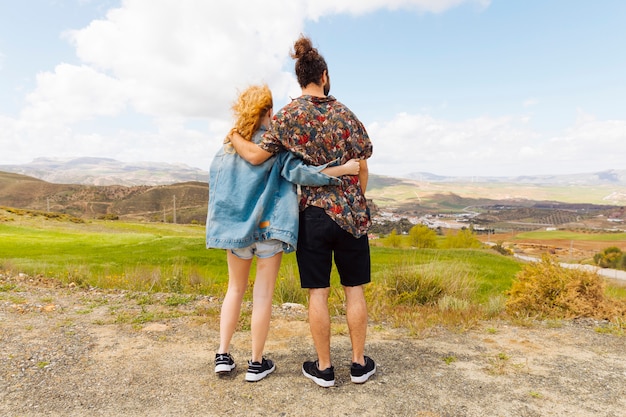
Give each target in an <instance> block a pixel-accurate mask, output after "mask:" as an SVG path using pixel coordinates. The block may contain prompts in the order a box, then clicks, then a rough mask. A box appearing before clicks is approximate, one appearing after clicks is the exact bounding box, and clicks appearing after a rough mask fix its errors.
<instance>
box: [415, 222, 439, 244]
mask: <svg viewBox="0 0 626 417" xmlns="http://www.w3.org/2000/svg"><path fill="white" fill-rule="evenodd" d="M409 241H410V242H411V246H413V247H415V248H419V249H424V248H436V247H437V233H435V231H434V230H431V229H430V228H428V226H426V225H424V224H418V225H416V226H413V227H412V228H411V230H409Z"/></svg>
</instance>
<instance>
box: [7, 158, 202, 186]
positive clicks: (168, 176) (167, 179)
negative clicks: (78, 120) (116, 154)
mask: <svg viewBox="0 0 626 417" xmlns="http://www.w3.org/2000/svg"><path fill="white" fill-rule="evenodd" d="M0 171H4V172H12V173H15V174H21V175H26V176H29V177H33V178H38V179H40V180H43V181H47V182H50V183H55V184H83V185H125V186H136V185H166V184H174V183H178V182H187V181H203V182H208V179H209V173H208V172H207V171H203V170H201V169H199V168H194V167H190V166H188V165H184V164H169V163H163V162H132V163H129V162H120V161H117V160H115V159H110V158H95V157H82V158H69V159H58V158H37V159H35V160H33V161H32V162H29V163H26V164H21V165H0Z"/></svg>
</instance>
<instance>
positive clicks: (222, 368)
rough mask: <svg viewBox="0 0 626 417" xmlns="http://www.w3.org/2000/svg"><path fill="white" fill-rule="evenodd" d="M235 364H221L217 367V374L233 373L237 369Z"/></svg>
mask: <svg viewBox="0 0 626 417" xmlns="http://www.w3.org/2000/svg"><path fill="white" fill-rule="evenodd" d="M235 366H236V365H235V364H232V365H228V364H220V365H215V373H216V374H225V373H227V372H230V371H232V370H233V369H235Z"/></svg>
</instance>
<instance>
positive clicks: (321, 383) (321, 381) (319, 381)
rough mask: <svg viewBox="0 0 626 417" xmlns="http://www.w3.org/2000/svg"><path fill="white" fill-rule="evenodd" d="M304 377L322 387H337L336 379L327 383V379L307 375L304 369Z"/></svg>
mask: <svg viewBox="0 0 626 417" xmlns="http://www.w3.org/2000/svg"><path fill="white" fill-rule="evenodd" d="M302 375H304V376H306V377H307V378H309V379H310V380H311V381H313V382H315V383H316V384H317V385H319V386H320V387H324V388H329V387H332V386H333V385H335V380H334V379H333V380H332V381H326V380H325V379H322V378H318V377H316V376H313V375H310V374H307V373H306V371H305V370H304V368H302Z"/></svg>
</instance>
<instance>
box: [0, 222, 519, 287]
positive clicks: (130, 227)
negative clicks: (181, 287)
mask: <svg viewBox="0 0 626 417" xmlns="http://www.w3.org/2000/svg"><path fill="white" fill-rule="evenodd" d="M0 235H2V237H3V238H2V239H0V254H2V255H1V256H0V267H2V265H3V264H4V267H5V268H7V267H11V268H13V269H16V270H20V271H24V272H28V273H31V274H46V275H49V276H50V275H51V276H55V277H57V278H60V279H62V280H66V281H68V280H69V281H71V280H78V281H79V282H87V283H89V284H91V285H98V286H104V287H107V286H120V285H121V286H124V285H126V286H128V287H131V288H137V286H138V285H139V284H138V283H136V282H134V283H133V282H131V281H141V282H143V284H142V285H143V286H144V287H146V286H152V287H153V288H157V289H158V288H160V287H165V286H166V283H165V282H166V281H167V280H168V279H169V278H171V277H175V276H178V277H179V278H180V279H182V281H183V284H185V285H189V282H190V281H192V280H193V279H192V276H193V277H195V278H194V279H196V280H198V282H197V284H198V286H199V287H200V288H199V289H200V291H201V292H208V291H211V286H212V285H216V284H217V285H219V286H223V285H224V284H225V282H226V281H227V276H228V271H227V267H226V262H225V256H224V252H223V251H221V250H207V249H205V247H204V227H202V226H181V225H171V224H159V223H125V222H104V221H92V222H87V223H83V224H74V223H69V222H63V221H57V220H44V218H41V217H36V218H25V217H15V216H14V220H10V221H5V222H2V223H0ZM407 264H410V265H424V264H437V265H440V266H441V265H443V266H444V267H445V265H455V267H456V268H459V269H462V270H467V271H472V276H473V277H475V279H476V280H477V283H478V287H479V290H478V295H477V297H478V298H480V299H485V298H487V297H488V296H489V295H490V294H493V293H502V291H504V290H505V289H506V288H508V287H509V286H510V284H511V282H512V280H513V277H514V275H515V273H516V272H517V271H518V270H519V264H518V263H517V262H516V261H515V260H513V259H511V258H505V257H503V256H500V255H498V254H496V253H494V252H492V251H488V250H471V251H470V250H411V249H390V248H379V247H372V272H373V280H374V281H376V280H377V279H379V278H380V277H381V276H382V275H383V274H385V273H386V272H387V271H389V270H390V269H393V268H396V267H398V266H402V265H407ZM293 271H297V268H295V257H294V256H293V254H290V255H286V256H285V257H284V261H283V266H282V268H281V276H292V275H293V274H294V272H293ZM155 274H156V275H158V278H159V279H160V281H161V282H160V283H157V285H156V286H155V284H154V282H151V280H152V279H153V278H152V277H153V276H154V275H155ZM120 277H123V278H120ZM154 279H156V278H154ZM333 279H335V280H336V279H337V277H336V272H334V278H333ZM139 288H140V289H141V288H142V287H141V286H139ZM187 289H188V290H189V288H187Z"/></svg>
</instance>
